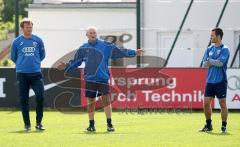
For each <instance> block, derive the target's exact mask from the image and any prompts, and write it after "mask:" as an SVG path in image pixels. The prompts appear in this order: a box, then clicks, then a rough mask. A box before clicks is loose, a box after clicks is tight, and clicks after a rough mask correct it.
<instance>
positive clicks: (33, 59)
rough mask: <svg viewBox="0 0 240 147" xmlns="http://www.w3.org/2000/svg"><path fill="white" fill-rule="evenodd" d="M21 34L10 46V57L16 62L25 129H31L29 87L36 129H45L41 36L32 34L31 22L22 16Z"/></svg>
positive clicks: (42, 45)
mask: <svg viewBox="0 0 240 147" xmlns="http://www.w3.org/2000/svg"><path fill="white" fill-rule="evenodd" d="M20 27H21V30H22V32H23V34H22V35H20V36H19V37H17V38H16V39H15V40H14V41H13V43H12V46H11V59H12V61H13V62H14V63H15V64H16V73H17V85H18V93H19V97H20V103H21V110H22V116H23V121H24V124H25V130H26V131H29V130H31V123H30V118H29V89H30V88H32V89H33V91H34V92H35V95H36V104H37V105H36V129H37V130H45V128H44V127H43V125H42V118H43V101H44V86H43V76H42V73H41V61H42V60H43V59H44V58H45V49H44V44H43V41H42V39H41V38H39V37H38V36H36V35H33V34H32V28H33V23H32V21H31V20H30V19H28V18H24V19H23V20H22V22H21V23H20Z"/></svg>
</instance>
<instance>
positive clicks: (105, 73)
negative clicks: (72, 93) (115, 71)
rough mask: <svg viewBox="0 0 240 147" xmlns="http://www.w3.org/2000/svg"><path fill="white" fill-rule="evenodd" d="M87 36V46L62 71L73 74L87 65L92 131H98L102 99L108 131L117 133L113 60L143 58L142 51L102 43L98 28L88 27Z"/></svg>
mask: <svg viewBox="0 0 240 147" xmlns="http://www.w3.org/2000/svg"><path fill="white" fill-rule="evenodd" d="M86 36H87V38H88V42H87V43H85V44H83V45H82V46H81V47H80V48H79V49H78V50H77V52H76V54H75V56H74V59H73V60H70V62H69V63H68V64H65V63H61V64H60V65H59V66H58V69H60V70H64V69H65V71H66V72H70V71H72V70H73V69H76V68H78V66H80V65H81V64H82V62H85V68H84V80H85V81H86V90H85V91H86V92H85V96H86V97H87V99H88V116H89V127H88V128H87V129H86V130H87V131H89V132H95V131H96V129H95V121H94V110H95V102H96V101H95V99H96V97H99V96H101V97H102V101H103V105H104V111H105V114H106V117H107V131H109V132H112V131H114V127H113V125H112V119H111V112H112V108H111V100H110V97H109V85H108V80H109V76H110V74H109V69H108V62H109V59H110V58H124V57H135V56H136V55H140V54H141V52H142V49H138V50H137V51H135V50H130V49H120V48H119V47H117V46H116V45H115V44H113V43H109V42H106V41H102V40H99V39H98V38H97V31H96V27H93V26H92V27H88V28H87V32H86Z"/></svg>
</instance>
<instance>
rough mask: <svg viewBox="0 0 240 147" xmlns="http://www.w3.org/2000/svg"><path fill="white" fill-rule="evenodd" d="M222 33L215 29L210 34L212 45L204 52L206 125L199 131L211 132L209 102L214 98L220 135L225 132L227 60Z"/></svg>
mask: <svg viewBox="0 0 240 147" xmlns="http://www.w3.org/2000/svg"><path fill="white" fill-rule="evenodd" d="M222 37H223V31H222V29H220V28H215V29H213V30H212V32H211V42H212V43H214V45H213V46H210V47H208V48H207V50H206V51H205V54H204V57H203V66H204V67H208V75H207V84H206V87H205V94H204V96H205V98H204V112H205V117H206V125H205V126H204V127H203V129H201V131H203V132H208V131H212V130H213V127H212V120H211V114H212V109H211V101H212V100H213V99H214V98H215V96H216V97H217V98H218V100H219V104H220V107H221V117H222V127H221V131H222V133H225V132H226V127H227V115H228V110H227V104H226V95H227V73H226V71H227V64H228V59H229V49H228V47H226V46H225V45H223V44H222Z"/></svg>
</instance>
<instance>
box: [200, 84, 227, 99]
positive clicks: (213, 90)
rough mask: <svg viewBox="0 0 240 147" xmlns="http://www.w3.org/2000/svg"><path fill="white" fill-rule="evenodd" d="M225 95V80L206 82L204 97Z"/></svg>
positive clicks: (222, 96) (223, 96)
mask: <svg viewBox="0 0 240 147" xmlns="http://www.w3.org/2000/svg"><path fill="white" fill-rule="evenodd" d="M226 95H227V81H222V82H219V83H207V84H206V87H205V94H204V96H205V97H213V98H215V96H216V97H217V98H218V99H222V98H226Z"/></svg>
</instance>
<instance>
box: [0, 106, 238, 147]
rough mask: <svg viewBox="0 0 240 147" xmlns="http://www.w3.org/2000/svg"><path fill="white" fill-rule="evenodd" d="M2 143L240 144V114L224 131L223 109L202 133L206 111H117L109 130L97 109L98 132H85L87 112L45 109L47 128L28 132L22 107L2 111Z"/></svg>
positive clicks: (49, 146)
mask: <svg viewBox="0 0 240 147" xmlns="http://www.w3.org/2000/svg"><path fill="white" fill-rule="evenodd" d="M0 118H1V120H0V146H1V147H6V146H23V147H25V146H34V147H35V146H41V147H43V146H46V147H52V146H68V147H70V146H112V147H116V146H191V147H192V146H204V147H207V146H209V147H212V146H218V147H219V146H229V147H234V146H236V147H237V146H238V147H239V146H240V114H239V113H230V114H229V121H228V133H227V134H225V135H223V134H221V133H220V126H221V119H220V115H219V113H214V114H213V127H214V130H213V132H212V133H200V132H198V129H199V128H201V127H203V123H204V116H203V114H202V113H179V114H178V113H161V114H159V113H157V114H136V113H133V114H129V113H128V114H126V113H122V112H114V113H113V120H114V125H115V128H116V132H113V133H107V132H106V124H105V116H104V113H103V112H98V113H96V119H95V120H96V129H97V132H96V133H90V134H89V133H85V132H84V128H86V127H87V125H88V119H87V115H86V114H77V113H75V114H63V113H60V112H53V111H52V112H45V117H44V125H45V127H46V129H47V130H46V131H45V132H38V131H35V129H34V125H35V119H34V118H35V113H34V112H31V120H32V125H33V126H32V131H31V132H28V133H26V132H24V131H22V130H23V123H22V118H21V113H20V112H19V111H0Z"/></svg>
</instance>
